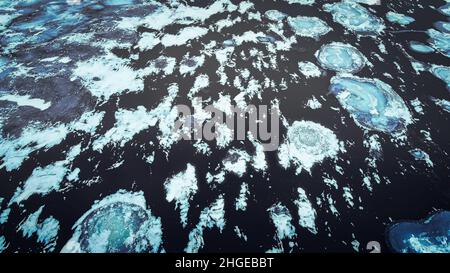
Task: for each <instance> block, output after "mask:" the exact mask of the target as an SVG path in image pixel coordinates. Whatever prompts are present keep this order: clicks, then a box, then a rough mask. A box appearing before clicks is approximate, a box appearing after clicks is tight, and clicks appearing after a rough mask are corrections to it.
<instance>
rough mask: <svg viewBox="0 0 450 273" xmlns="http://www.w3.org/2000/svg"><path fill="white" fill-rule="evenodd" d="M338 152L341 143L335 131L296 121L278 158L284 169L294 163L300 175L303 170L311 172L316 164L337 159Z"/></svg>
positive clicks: (318, 125) (309, 122)
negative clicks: (326, 159) (327, 159)
mask: <svg viewBox="0 0 450 273" xmlns="http://www.w3.org/2000/svg"><path fill="white" fill-rule="evenodd" d="M338 151H339V141H338V139H337V138H336V135H335V134H334V133H333V131H331V130H330V129H328V128H325V127H324V126H322V125H320V124H318V123H314V122H311V121H295V122H294V123H293V124H292V126H290V127H289V129H288V133H287V140H286V142H285V143H283V144H282V145H281V146H280V149H279V154H278V156H279V159H280V163H281V165H282V166H283V167H285V168H288V167H289V166H290V165H291V162H293V163H294V165H295V166H296V167H297V173H300V172H301V170H302V169H305V170H306V171H308V172H310V171H311V168H312V167H313V166H314V164H316V163H319V162H321V161H323V160H324V159H325V158H333V157H335V156H336V155H337V153H338Z"/></svg>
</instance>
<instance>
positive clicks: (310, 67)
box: [298, 62, 322, 79]
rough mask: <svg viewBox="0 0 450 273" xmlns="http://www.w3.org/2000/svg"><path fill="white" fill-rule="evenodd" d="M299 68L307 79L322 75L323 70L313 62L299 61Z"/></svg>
mask: <svg viewBox="0 0 450 273" xmlns="http://www.w3.org/2000/svg"><path fill="white" fill-rule="evenodd" d="M298 69H299V70H300V73H302V74H303V75H304V76H305V77H306V78H307V79H308V78H318V77H320V76H322V71H320V69H319V68H318V67H317V66H316V65H315V64H313V63H311V62H299V63H298Z"/></svg>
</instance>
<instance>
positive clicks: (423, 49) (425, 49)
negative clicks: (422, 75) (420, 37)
mask: <svg viewBox="0 0 450 273" xmlns="http://www.w3.org/2000/svg"><path fill="white" fill-rule="evenodd" d="M409 47H410V48H411V49H412V50H413V51H415V52H418V53H433V52H434V49H433V48H432V47H430V46H427V45H426V44H423V43H420V42H416V41H411V42H410V43H409Z"/></svg>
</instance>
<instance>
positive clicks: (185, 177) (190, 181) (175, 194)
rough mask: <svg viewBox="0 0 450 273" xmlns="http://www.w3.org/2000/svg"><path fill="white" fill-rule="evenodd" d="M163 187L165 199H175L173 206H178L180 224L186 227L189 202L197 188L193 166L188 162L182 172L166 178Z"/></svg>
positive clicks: (169, 200)
mask: <svg viewBox="0 0 450 273" xmlns="http://www.w3.org/2000/svg"><path fill="white" fill-rule="evenodd" d="M164 188H165V189H166V200H167V201H168V202H172V201H175V206H176V207H179V208H180V218H181V224H182V225H183V227H186V225H187V217H188V211H189V206H190V204H189V202H190V201H191V200H192V197H193V196H194V194H195V193H196V192H197V190H198V186H197V177H196V176H195V168H194V166H192V165H191V164H188V165H187V169H186V170H185V171H184V172H181V173H178V174H177V175H175V176H173V177H171V178H170V179H168V180H166V182H164Z"/></svg>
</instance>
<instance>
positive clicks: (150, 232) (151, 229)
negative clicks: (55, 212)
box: [61, 190, 162, 253]
mask: <svg viewBox="0 0 450 273" xmlns="http://www.w3.org/2000/svg"><path fill="white" fill-rule="evenodd" d="M73 230H74V233H73V235H72V238H70V239H69V241H67V243H66V244H65V245H64V247H63V248H62V250H61V252H71V253H86V252H87V253H105V252H107V253H109V252H147V253H148V252H159V251H161V250H162V227H161V219H160V218H157V217H155V216H153V215H152V212H151V210H150V209H148V208H147V205H146V201H145V198H144V193H143V192H127V191H125V190H120V191H118V192H117V193H115V194H112V195H109V196H107V197H105V198H103V199H102V200H100V201H96V202H95V203H94V204H93V205H92V207H91V208H90V209H89V210H88V211H87V212H86V213H84V214H83V216H81V218H80V219H78V221H77V222H76V223H75V224H74V226H73Z"/></svg>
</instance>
